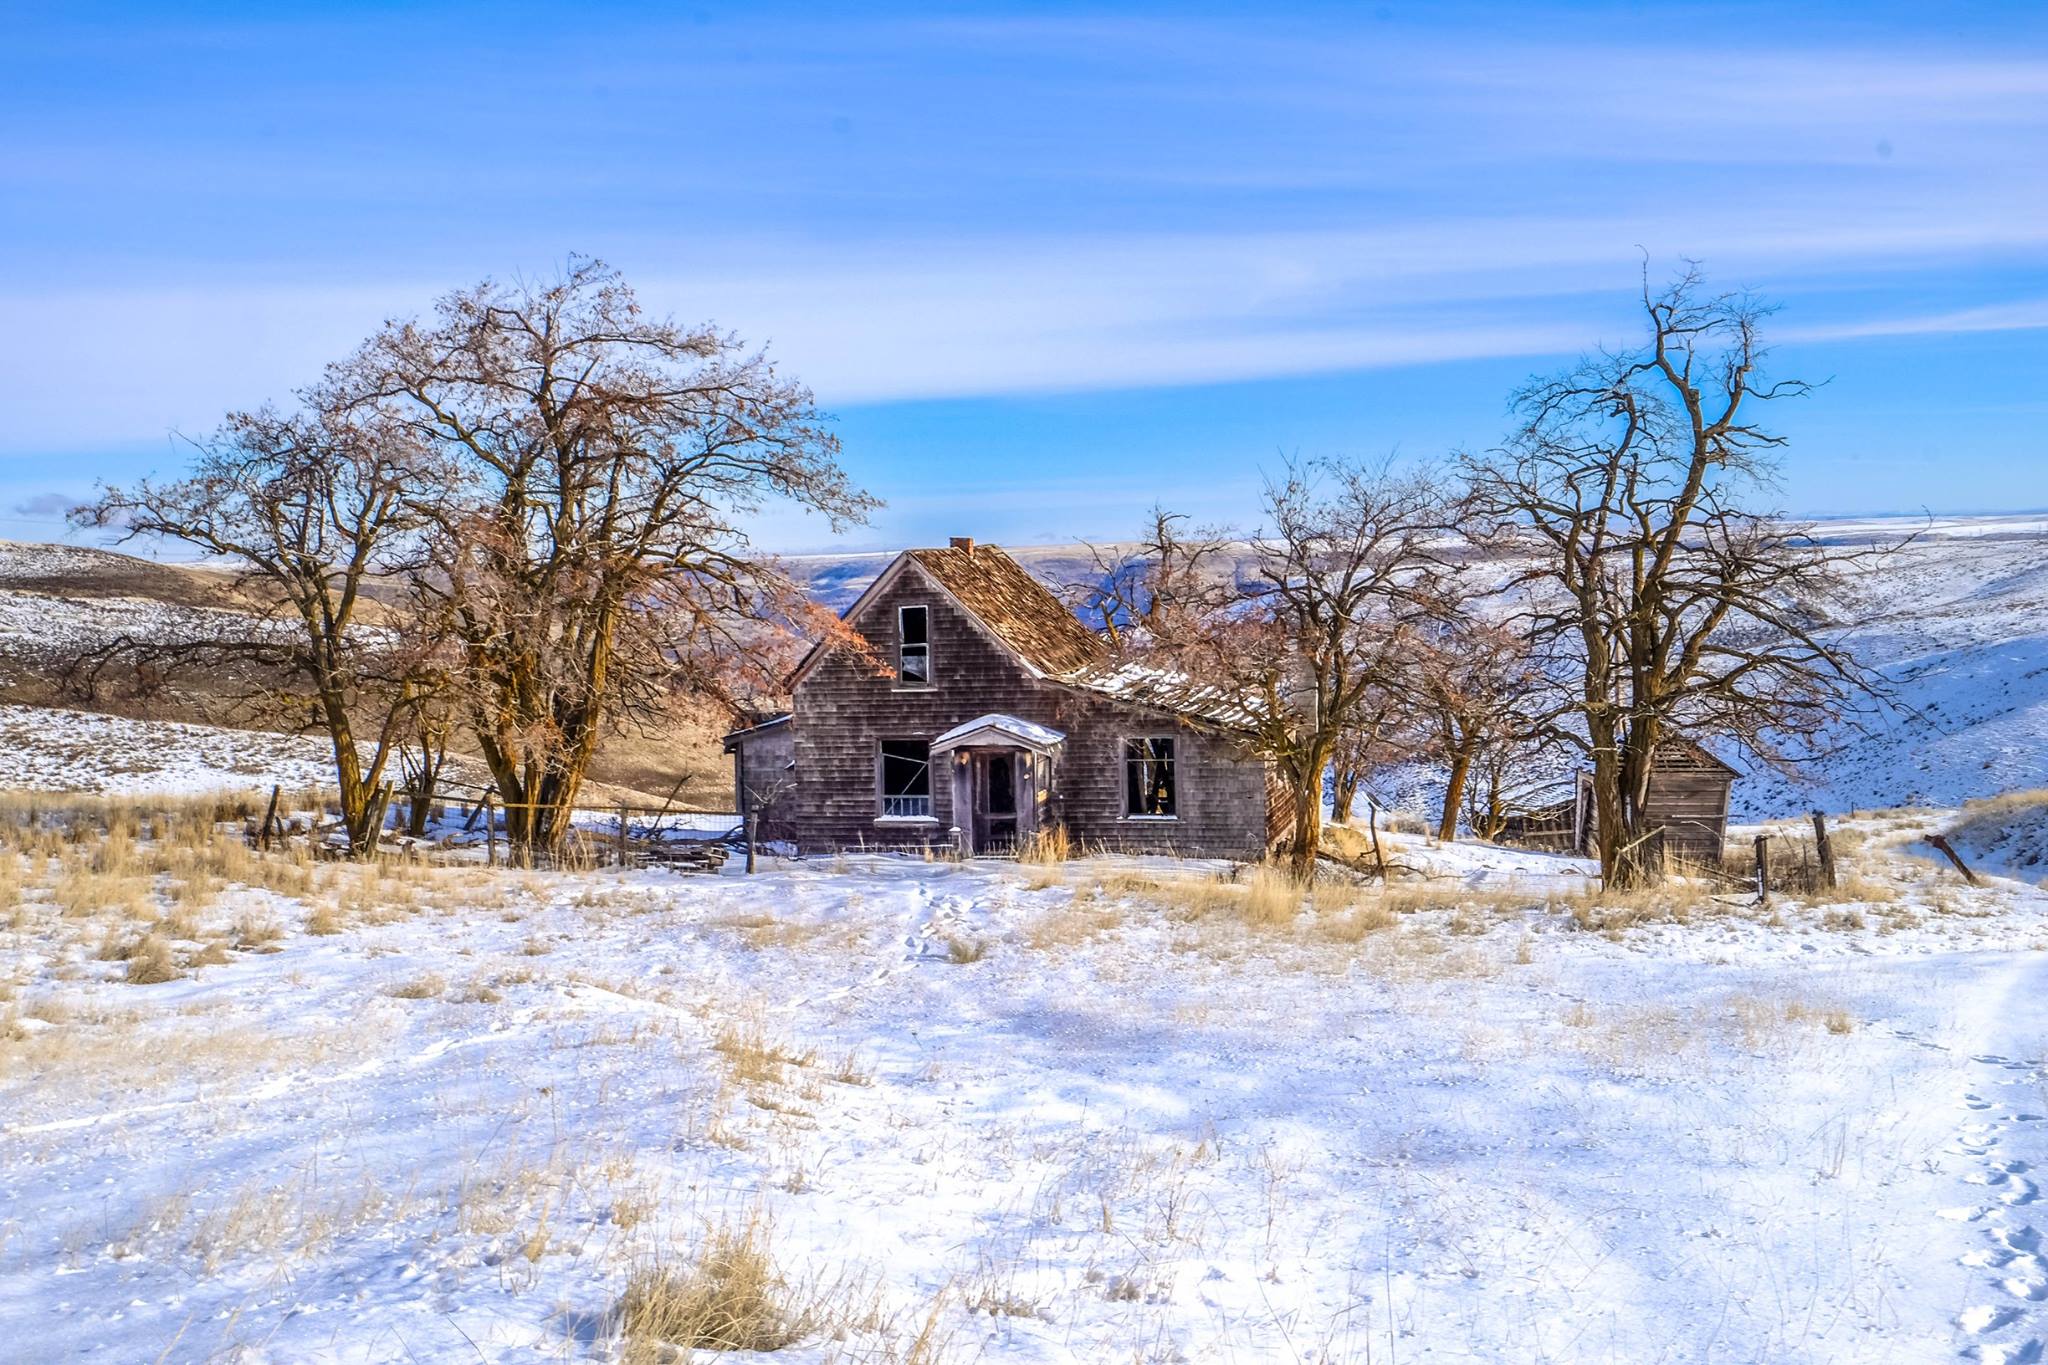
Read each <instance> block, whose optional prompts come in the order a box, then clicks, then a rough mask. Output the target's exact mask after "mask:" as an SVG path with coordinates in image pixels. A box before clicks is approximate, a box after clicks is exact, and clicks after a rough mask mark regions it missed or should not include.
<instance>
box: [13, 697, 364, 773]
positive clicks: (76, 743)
mask: <svg viewBox="0 0 2048 1365" xmlns="http://www.w3.org/2000/svg"><path fill="white" fill-rule="evenodd" d="M333 774H334V754H333V751H332V749H330V748H329V747H328V745H327V743H326V741H324V740H321V739H317V738H313V737H309V736H299V735H279V734H273V733H271V732H270V731H267V730H228V729H222V728H220V727H218V726H212V725H185V724H181V723H178V722H175V721H160V720H130V719H127V718H125V717H121V716H105V715H100V714H98V713H97V712H91V711H62V710H57V709H55V708H52V707H42V706H11V705H0V789H15V790H21V789H26V790H30V791H81V792H125V793H140V792H156V793H164V792H211V791H242V790H253V789H257V788H267V787H269V786H270V785H271V784H273V783H282V784H284V786H285V787H286V788H287V789H300V788H317V787H325V786H332V785H333V782H334V775H333Z"/></svg>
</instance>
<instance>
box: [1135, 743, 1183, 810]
mask: <svg viewBox="0 0 2048 1365" xmlns="http://www.w3.org/2000/svg"><path fill="white" fill-rule="evenodd" d="M1124 795H1125V810H1126V812H1127V813H1128V814H1131V815H1150V816H1170V815H1173V814H1174V813H1175V803H1174V762H1173V740H1172V739H1170V738H1167V739H1127V740H1125V741H1124Z"/></svg>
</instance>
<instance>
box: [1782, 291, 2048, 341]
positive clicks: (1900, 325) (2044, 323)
mask: <svg viewBox="0 0 2048 1365" xmlns="http://www.w3.org/2000/svg"><path fill="white" fill-rule="evenodd" d="M2044 327H2048V298H2032V299H2015V300H2013V301H2012V302H2009V303H1994V304H1986V305H1985V306H1983V307H1981V308H1956V309H1951V310H1949V311H1947V312H1941V313H1915V314H1910V315H1906V316H1900V317H1876V318H1862V319H1859V320H1856V321H1853V322H1838V323H1829V324H1826V325H1823V326H1818V327H1794V328H1788V329H1786V330H1785V332H1784V337H1783V339H1784V340H1787V341H1853V340H1856V339H1858V338H1862V337H1907V336H1936V335H1942V334H1956V333H1965V332H2025V331H2034V330H2037V329H2040V328H2044Z"/></svg>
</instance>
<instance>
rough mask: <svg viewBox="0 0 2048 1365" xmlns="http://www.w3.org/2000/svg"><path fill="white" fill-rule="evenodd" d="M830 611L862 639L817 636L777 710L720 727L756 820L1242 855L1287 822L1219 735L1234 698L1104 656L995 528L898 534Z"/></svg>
mask: <svg viewBox="0 0 2048 1365" xmlns="http://www.w3.org/2000/svg"><path fill="white" fill-rule="evenodd" d="M844 619H845V621H846V623H847V625H848V626H849V627H851V629H852V630H853V631H854V632H855V633H857V634H858V635H859V636H860V637H861V639H862V640H864V641H865V642H866V644H867V646H868V648H869V649H870V650H871V651H872V652H873V654H874V656H876V657H875V658H874V659H868V658H862V657H861V656H860V651H859V650H858V649H856V648H849V647H844V646H842V647H834V646H833V645H832V644H831V643H829V642H828V643H826V644H822V645H820V646H818V647H817V648H816V649H814V650H812V652H811V653H810V655H809V656H808V657H807V658H805V659H804V661H803V663H802V664H801V665H799V667H798V668H797V670H796V672H795V674H794V675H793V678H792V682H791V709H790V711H789V712H788V713H787V714H784V715H779V716H775V717H772V718H769V719H767V720H764V721H763V722H762V723H760V724H758V725H754V726H751V727H749V728H747V729H744V730H737V731H734V732H733V733H732V734H730V735H728V736H726V739H725V749H726V752H727V753H730V754H732V755H733V759H734V765H733V766H734V787H735V796H736V798H737V800H738V802H739V809H740V810H741V811H743V812H745V811H748V810H757V811H759V816H758V820H759V831H758V832H759V836H760V837H761V838H763V839H772V840H780V841H783V842H786V843H789V844H793V845H795V846H796V848H797V849H798V850H799V851H802V852H821V851H833V850H842V849H857V848H885V849H902V848H911V849H916V848H945V849H957V850H959V851H961V852H966V853H1001V852H1006V851H1011V850H1014V849H1016V848H1017V847H1018V846H1019V845H1020V844H1022V843H1024V842H1025V841H1027V840H1029V839H1031V838H1032V837H1033V835H1034V834H1036V833H1037V832H1039V831H1041V830H1049V829H1051V828H1053V827H1055V826H1057V827H1061V828H1063V829H1064V830H1065V831H1066V834H1067V836H1068V838H1069V839H1070V840H1071V841H1072V842H1073V843H1074V844H1075V845H1076V846H1078V847H1086V848H1104V849H1113V850H1119V851H1132V852H1156V853H1181V854H1189V855H1201V856H1215V857H1232V858H1256V857H1260V856H1262V855H1264V854H1265V853H1266V852H1267V851H1268V850H1269V849H1270V848H1272V847H1273V846H1274V845H1275V844H1276V843H1278V842H1280V841H1282V840H1284V839H1285V837H1286V836H1287V834H1288V832H1289V830H1290V829H1291V827H1292V815H1291V811H1290V808H1289V806H1288V803H1287V801H1286V800H1285V796H1284V792H1283V791H1282V790H1281V788H1280V785H1279V783H1278V782H1277V780H1276V779H1275V778H1274V776H1273V774H1272V773H1271V772H1270V770H1269V767H1268V765H1267V764H1266V763H1265V762H1263V761H1262V760H1259V759H1256V758H1252V757H1248V756H1246V755H1245V754H1244V753H1243V752H1242V751H1241V750H1240V749H1239V747H1238V746H1237V745H1236V744H1235V743H1234V742H1233V740H1234V736H1235V732H1236V731H1237V730H1238V729H1239V728H1241V726H1242V723H1243V721H1244V718H1245V717H1244V712H1243V711H1242V709H1241V706H1240V705H1239V704H1238V703H1236V702H1235V701H1234V700H1233V699H1232V698H1230V697H1228V696H1225V695H1223V694H1222V693H1220V692H1219V691H1218V690H1217V689H1214V688H1205V687H1203V686H1200V685H1198V684H1195V683H1192V682H1189V681H1188V680H1185V679H1182V678H1179V677H1177V676H1175V675H1171V674H1168V673H1165V672H1162V671H1160V670H1156V669H1150V668H1144V667H1134V666H1129V665H1124V666H1119V665H1118V664H1117V663H1116V662H1115V661H1114V660H1112V659H1111V657H1110V651H1109V649H1108V647H1107V646H1106V645H1105V644H1104V642H1103V641H1102V639H1101V638H1100V637H1099V636H1097V635H1096V634H1095V632H1093V631H1091V630H1090V629H1088V627H1086V626H1085V625H1083V624H1082V623H1081V622H1080V620H1079V619H1077V618H1076V617H1075V616H1074V614H1073V613H1072V612H1071V611H1069V610H1068V609H1067V608H1066V606H1065V605H1064V604H1062V603H1061V602H1060V600H1059V599H1058V598H1057V597H1055V596H1054V595H1053V594H1052V593H1051V592H1050V591H1049V590H1047V589H1046V587H1045V586H1044V585H1043V584H1041V583H1040V582H1039V581H1038V580H1037V579H1035V578H1033V577H1032V576H1031V574H1030V573H1029V572H1028V571H1027V570H1026V569H1025V568H1024V567H1023V566H1022V565H1020V564H1019V563H1017V561H1016V560H1015V559H1013V558H1011V557H1010V556H1009V555H1008V554H1006V553H1004V552H1003V551H1002V550H1000V549H998V548H996V547H995V546H992V545H976V544H975V543H974V542H973V541H972V540H967V539H957V538H956V539H955V540H954V541H953V542H952V544H951V545H949V546H947V547H946V548H944V549H924V550H906V551H904V552H903V553H902V554H899V555H898V556H896V558H895V559H894V560H892V561H891V562H890V564H889V566H888V567H887V568H886V569H884V570H883V571H882V573H881V574H880V575H879V576H878V577H877V578H876V579H875V581H874V583H873V584H872V585H870V586H869V587H868V589H867V590H866V591H865V592H864V593H862V594H861V596H860V598H859V600H857V601H856V602H854V603H853V605H851V606H850V607H848V608H847V609H846V611H845V613H844ZM877 660H879V662H877Z"/></svg>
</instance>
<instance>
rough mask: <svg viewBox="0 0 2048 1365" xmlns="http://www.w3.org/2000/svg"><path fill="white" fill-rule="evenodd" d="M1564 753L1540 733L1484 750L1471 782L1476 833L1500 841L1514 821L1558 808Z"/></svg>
mask: <svg viewBox="0 0 2048 1365" xmlns="http://www.w3.org/2000/svg"><path fill="white" fill-rule="evenodd" d="M1558 749H1559V744H1558V741H1557V740H1556V739H1555V738H1554V737H1553V736H1552V735H1551V734H1549V733H1548V732H1547V731H1544V730H1540V729H1538V730H1517V731H1515V732H1513V733H1510V734H1508V735H1505V736H1502V737H1499V738H1497V739H1495V740H1493V741H1492V742H1491V743H1489V744H1487V745H1485V746H1484V747H1482V748H1481V749H1480V751H1479V754H1478V756H1477V757H1476V758H1475V759H1474V760H1473V763H1472V771H1471V775H1470V776H1469V778H1468V779H1467V781H1466V784H1465V823H1466V825H1467V826H1469V827H1470V828H1471V830H1472V833H1473V834H1475V835H1477V836H1478V837H1479V838H1481V839H1484V840H1486V841H1487V842H1488V843H1493V842H1497V841H1498V840H1499V839H1500V837H1501V836H1502V835H1503V834H1505V833H1506V832H1507V829H1508V825H1509V822H1510V821H1513V820H1516V819H1529V818H1532V817H1535V816H1537V815H1539V814H1542V813H1545V812H1551V811H1555V810H1556V809H1558V800H1557V794H1558V783H1557V781H1556V778H1557V775H1558V774H1557V772H1556V768H1557V766H1558V761H1559V758H1560V755H1559V753H1558ZM1565 809H1566V810H1569V809H1570V803H1569V802H1567V803H1565Z"/></svg>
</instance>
